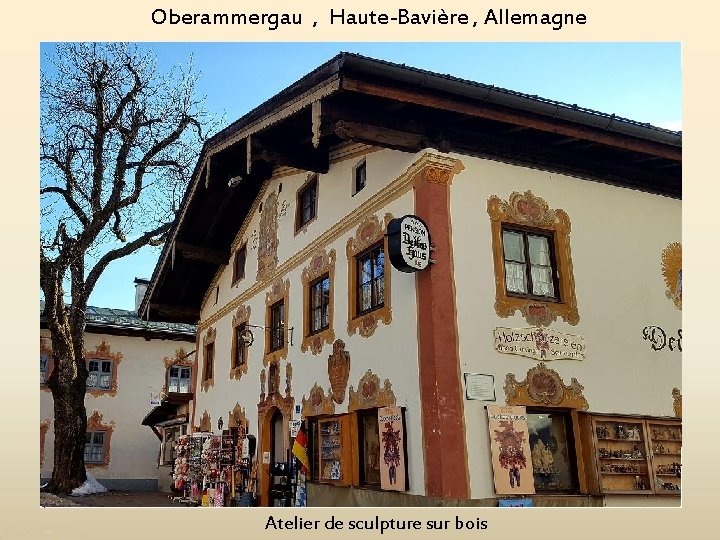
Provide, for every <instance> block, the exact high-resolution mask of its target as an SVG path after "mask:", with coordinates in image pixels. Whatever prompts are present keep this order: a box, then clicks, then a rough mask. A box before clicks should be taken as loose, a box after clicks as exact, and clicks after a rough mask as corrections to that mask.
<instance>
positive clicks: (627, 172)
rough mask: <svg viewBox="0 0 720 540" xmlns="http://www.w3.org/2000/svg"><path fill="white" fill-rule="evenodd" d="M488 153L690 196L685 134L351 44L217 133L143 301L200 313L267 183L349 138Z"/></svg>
mask: <svg viewBox="0 0 720 540" xmlns="http://www.w3.org/2000/svg"><path fill="white" fill-rule="evenodd" d="M347 141H351V142H359V143H364V144H369V145H373V146H379V147H385V148H393V149H396V150H402V151H407V152H417V151H419V150H422V149H424V148H435V149H438V150H440V151H443V152H458V153H460V154H465V155H473V156H480V157H486V158H490V159H494V160H500V161H504V162H509V163H517V164H522V165H524V166H529V167H534V168H540V169H545V170H552V171H557V172H561V173H564V174H568V175H572V176H575V177H578V178H582V179H585V180H590V181H597V182H604V183H608V184H613V185H618V186H622V187H626V188H631V189H637V190H642V191H646V192H650V193H656V194H659V195H664V196H668V197H674V198H681V196H682V181H681V177H682V175H681V168H682V133H680V132H675V131H670V130H666V129H662V128H658V127H655V126H651V125H649V124H643V123H639V122H635V121H633V120H629V119H626V118H621V117H618V116H615V115H613V114H606V113H601V112H598V111H593V110H591V109H587V108H583V107H579V106H577V105H571V104H566V103H561V102H559V101H553V100H549V99H544V98H541V97H538V96H532V95H528V94H522V93H519V92H513V91H511V90H506V89H503V88H498V87H495V86H490V85H486V84H482V83H478V82H474V81H467V80H463V79H459V78H456V77H452V76H450V75H443V74H439V73H433V72H429V71H425V70H421V69H416V68H412V67H408V66H404V65H399V64H393V63H391V62H385V61H382V60H375V59H372V58H367V57H364V56H360V55H356V54H350V53H340V54H339V55H337V56H336V57H334V58H332V59H331V60H329V61H328V62H326V63H325V64H323V65H321V66H319V67H318V68H317V69H315V70H313V71H312V72H310V73H308V74H307V75H306V76H304V77H303V78H301V79H300V80H298V81H297V82H295V83H294V84H292V85H290V86H288V87H287V88H286V89H284V90H282V91H281V92H279V93H278V94H277V95H275V96H273V97H271V98H270V99H269V100H267V101H266V102H265V103H263V104H261V105H260V106H258V107H256V108H255V109H253V110H252V111H250V112H248V113H247V114H246V115H244V116H243V117H242V118H240V119H238V120H237V121H235V122H233V123H232V124H230V125H229V126H228V127H226V128H225V129H223V130H222V131H220V132H219V133H218V134H216V135H215V136H213V137H212V138H211V139H209V140H208V141H207V142H206V144H205V145H204V146H203V149H202V151H201V154H200V159H199V160H198V163H197V166H196V168H195V172H194V175H193V179H192V181H191V183H190V185H189V186H188V189H187V191H186V193H185V197H184V199H183V202H182V204H181V207H180V210H179V212H178V214H177V216H176V219H175V223H174V226H173V230H172V233H171V237H170V241H169V242H167V243H166V244H165V246H164V248H163V252H162V254H161V256H160V259H159V262H158V264H157V266H156V268H155V271H154V273H153V277H152V280H151V284H150V286H149V287H148V292H147V294H146V295H145V298H144V300H143V303H142V304H141V307H140V312H141V313H145V312H146V311H147V312H149V316H150V318H151V319H152V318H159V319H162V320H171V321H179V322H192V323H194V322H197V320H198V319H199V313H200V304H201V302H202V299H203V297H204V295H205V292H206V290H207V287H208V286H209V285H210V283H211V281H212V279H213V277H214V275H215V273H216V271H217V269H218V268H219V267H220V266H222V265H225V264H227V263H228V262H229V259H230V247H231V244H232V241H233V239H234V237H235V235H236V234H237V233H238V231H239V229H240V227H241V225H242V223H243V221H244V219H245V217H246V216H247V213H248V211H249V209H250V207H251V206H252V204H253V201H254V199H255V198H256V197H257V196H258V193H259V192H260V189H261V187H262V185H263V182H264V181H265V180H267V179H268V178H270V176H271V175H272V172H273V170H276V169H277V168H278V167H291V168H296V169H298V170H304V171H314V172H318V173H325V172H327V171H328V169H329V155H330V151H331V149H332V148H334V147H337V145H338V144H340V143H343V142H347Z"/></svg>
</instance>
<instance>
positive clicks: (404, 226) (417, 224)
mask: <svg viewBox="0 0 720 540" xmlns="http://www.w3.org/2000/svg"><path fill="white" fill-rule="evenodd" d="M387 237H388V255H389V256H390V263H391V264H392V265H393V266H394V267H395V268H397V269H398V270H400V271H401V272H418V271H420V270H425V268H427V266H428V264H430V244H431V241H430V231H429V230H428V228H427V225H425V222H424V221H423V220H422V219H420V218H419V217H417V216H410V215H408V216H403V217H401V218H395V219H393V220H391V221H390V222H389V223H388V226H387Z"/></svg>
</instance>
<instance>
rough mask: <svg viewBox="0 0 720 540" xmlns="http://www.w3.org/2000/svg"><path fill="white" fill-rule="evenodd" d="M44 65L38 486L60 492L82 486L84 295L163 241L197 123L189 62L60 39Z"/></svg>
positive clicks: (197, 139) (195, 146)
mask: <svg viewBox="0 0 720 540" xmlns="http://www.w3.org/2000/svg"><path fill="white" fill-rule="evenodd" d="M51 64H52V67H48V68H47V69H46V70H44V71H43V72H42V73H41V92H40V98H41V101H40V105H41V145H40V160H41V161H40V163H41V185H40V197H41V209H42V210H41V238H40V287H41V290H42V292H43V295H44V297H45V316H46V318H47V325H48V329H49V331H50V336H51V340H52V348H53V356H54V361H55V362H54V369H53V371H52V373H51V375H50V377H49V379H48V381H47V386H48V387H49V389H50V390H51V392H52V396H53V402H54V426H55V452H54V468H53V473H52V479H51V481H50V482H49V484H48V486H47V487H46V488H45V489H46V490H47V491H50V492H53V493H68V492H70V491H71V490H72V489H74V488H76V487H78V486H80V485H82V483H83V482H84V481H85V479H86V476H85V466H84V447H85V430H86V425H87V415H86V411H85V389H86V379H87V376H88V371H87V367H86V365H85V360H84V358H83V345H84V340H83V336H84V331H85V313H86V308H87V302H88V298H89V297H90V293H91V292H92V291H93V288H94V287H95V284H96V283H97V280H98V278H99V277H100V275H101V274H102V273H103V271H104V270H105V269H106V268H107V266H108V264H110V263H111V262H112V261H114V260H116V259H119V258H121V257H124V256H127V255H130V254H131V253H134V252H135V251H137V250H138V249H140V248H141V247H143V246H145V245H148V244H150V245H154V244H158V243H161V242H162V241H163V239H164V236H165V235H166V234H167V232H168V230H169V229H170V227H171V224H172V220H173V219H174V213H175V210H176V209H177V206H178V203H179V198H180V197H181V196H182V194H183V193H184V191H185V187H186V186H187V183H188V181H189V177H190V175H191V174H192V170H193V166H194V163H195V161H196V159H197V155H198V152H199V149H200V145H201V142H202V140H203V137H204V131H203V130H202V129H201V122H204V121H206V120H207V119H208V118H207V114H206V112H205V110H204V109H203V104H202V100H199V99H198V98H197V97H196V95H195V94H196V90H195V83H196V82H197V75H196V74H195V73H194V71H193V69H192V66H191V63H189V64H188V65H187V66H185V67H177V68H175V69H174V70H173V71H171V72H170V73H166V74H165V75H161V74H159V72H158V71H157V66H156V60H155V57H154V55H153V54H152V53H151V52H149V51H147V50H143V49H141V48H138V47H136V46H131V45H125V44H116V43H110V44H108V43H103V44H93V43H81V44H78V43H71V44H62V45H58V46H57V47H56V54H55V55H54V57H53V58H52V59H51ZM68 287H69V299H66V296H67V292H66V289H67V288H68Z"/></svg>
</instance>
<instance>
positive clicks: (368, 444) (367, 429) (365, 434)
mask: <svg viewBox="0 0 720 540" xmlns="http://www.w3.org/2000/svg"><path fill="white" fill-rule="evenodd" d="M358 432H359V437H358V439H359V440H358V442H359V447H360V483H361V484H362V485H367V486H379V485H380V435H379V430H378V416H377V409H370V410H368V411H363V412H362V413H360V414H359V415H358Z"/></svg>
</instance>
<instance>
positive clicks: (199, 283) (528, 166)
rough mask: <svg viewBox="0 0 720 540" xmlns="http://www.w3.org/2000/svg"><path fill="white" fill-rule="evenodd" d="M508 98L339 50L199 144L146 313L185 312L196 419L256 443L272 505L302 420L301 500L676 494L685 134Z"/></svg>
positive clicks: (584, 500)
mask: <svg viewBox="0 0 720 540" xmlns="http://www.w3.org/2000/svg"><path fill="white" fill-rule="evenodd" d="M503 92H505V93H503ZM503 92H499V93H498V92H495V93H493V92H491V91H490V90H489V89H488V87H483V86H482V85H478V84H477V83H470V82H467V81H459V80H457V79H452V78H450V77H446V76H440V75H436V74H428V73H427V72H420V71H418V70H412V69H410V68H405V67H402V66H395V65H392V64H387V63H384V62H378V61H374V60H370V59H366V58H363V57H356V56H353V55H346V54H343V55H340V56H339V57H337V58H335V59H333V60H331V61H330V62H328V63H327V64H325V65H323V66H321V67H320V68H318V70H316V71H314V72H313V73H311V74H310V75H308V76H307V77H305V78H303V79H302V80H301V81H299V82H298V83H296V84H295V85H293V86H291V87H289V88H288V89H286V90H284V91H283V92H281V93H280V94H278V95H277V96H275V97H273V98H272V99H271V100H269V101H268V102H266V103H265V104H263V105H262V106H261V107H259V108H258V109H256V110H254V111H252V112H251V113H249V114H248V115H247V116H246V117H243V118H242V119H240V120H238V121H237V122H236V123H234V124H233V125H232V126H230V127H229V128H227V129H226V130H224V131H223V132H221V133H220V134H218V135H217V136H216V137H215V138H213V139H212V140H211V141H210V142H209V143H208V144H207V145H206V147H205V149H204V150H203V154H202V156H201V160H200V162H199V163H198V167H197V169H196V177H195V180H194V182H193V183H192V185H191V186H190V188H189V189H188V193H187V194H186V198H185V201H184V203H183V208H182V209H181V212H180V214H179V217H178V220H177V222H176V226H175V229H174V231H173V241H172V242H171V243H169V244H168V247H167V248H166V249H165V251H164V253H163V255H162V256H161V259H160V262H159V264H158V267H157V268H156V271H155V275H154V276H153V280H152V283H151V285H150V289H149V293H148V295H146V297H145V300H144V303H143V306H142V307H141V310H147V311H149V312H150V314H151V316H152V317H160V318H167V319H168V320H178V321H183V322H197V323H198V333H197V350H198V369H197V380H196V382H195V388H196V392H195V401H194V409H193V413H192V420H191V424H192V426H193V429H194V430H197V431H213V430H214V429H215V426H216V425H217V423H218V420H219V419H221V418H223V419H224V424H225V425H226V426H227V425H228V422H230V425H238V424H239V423H242V424H243V425H245V426H247V428H246V429H247V431H248V432H249V433H251V434H254V435H256V436H257V440H258V449H257V455H256V456H255V458H256V460H257V461H258V463H259V464H260V466H259V469H258V471H259V472H258V481H259V482H258V493H257V494H258V497H259V500H260V502H261V504H272V497H271V495H270V491H271V487H272V483H273V479H272V477H271V476H270V464H271V463H273V462H276V461H284V460H285V459H287V457H288V455H289V450H290V448H291V443H292V439H291V437H290V432H289V427H290V424H291V422H292V421H294V420H301V421H302V422H303V424H304V425H305V426H306V428H307V430H308V434H309V439H310V445H309V453H310V461H311V468H310V469H311V472H310V484H309V488H308V503H309V504H310V505H318V506H328V505H342V506H347V505H374V506H380V505H437V504H442V503H443V501H444V500H448V499H452V500H453V501H455V502H454V503H453V504H473V505H496V504H498V500H501V499H516V498H519V497H527V498H529V499H532V501H533V503H534V504H536V505H563V506H565V505H583V506H587V505H646V504H647V505H653V506H657V505H677V504H679V497H677V495H678V494H679V492H680V481H679V476H680V472H679V471H680V466H679V461H680V460H679V450H680V445H681V435H680V434H681V425H680V420H679V418H680V416H681V388H682V387H681V348H682V329H681V311H680V310H681V307H682V296H681V288H682V287H681V243H680V242H681V179H680V165H681V138H680V135H679V134H677V133H674V132H667V131H664V130H657V129H655V128H650V127H642V126H639V125H638V124H635V123H633V122H631V121H627V120H622V119H620V120H613V121H614V122H615V123H616V124H615V125H614V126H613V129H611V130H607V129H604V128H603V129H601V128H599V127H598V126H599V124H600V123H601V121H604V120H607V118H609V117H607V115H602V114H601V113H595V112H593V111H580V112H578V111H577V110H574V109H572V108H571V107H569V106H564V105H563V104H558V103H552V104H551V106H550V105H549V104H548V102H542V103H540V102H538V101H537V100H536V99H534V98H531V97H529V96H522V95H519V94H514V93H511V92H506V91H503ZM481 98H482V99H481ZM544 107H549V108H550V109H554V112H553V113H552V114H550V113H549V112H548V111H546V110H545V109H544ZM606 123H607V122H606ZM611 123H612V122H611ZM407 215H412V216H417V217H418V218H420V219H421V220H423V221H424V223H425V224H426V225H427V227H428V229H429V232H430V235H431V239H432V250H431V251H430V258H431V259H432V261H431V264H430V265H429V266H428V267H427V268H426V269H424V270H421V271H418V272H415V273H406V272H401V271H399V270H398V269H397V268H395V267H393V265H391V263H390V253H389V247H388V242H387V239H386V234H387V228H388V224H389V223H390V222H391V221H392V220H393V219H396V218H401V217H403V216H407ZM410 241H412V240H410ZM188 291H191V292H188ZM496 406H499V407H515V409H513V411H516V412H517V411H518V410H519V411H521V412H522V415H523V418H522V422H523V423H522V424H520V425H522V426H523V428H522V430H520V428H518V429H517V431H523V432H524V434H523V435H522V436H523V437H525V439H526V442H527V443H529V446H528V448H529V455H526V456H525V462H524V463H525V465H524V468H525V469H526V470H527V471H530V470H532V471H534V475H533V477H532V478H533V482H532V485H531V486H528V484H527V483H526V482H524V484H523V485H524V487H523V488H522V489H519V487H518V486H515V485H514V480H513V486H512V489H510V490H508V489H507V487H502V486H501V484H500V483H499V480H498V479H499V478H501V477H502V475H507V472H508V471H507V470H503V468H502V465H501V462H500V461H498V460H497V456H494V455H493V450H492V448H493V445H494V444H495V443H497V442H498V437H499V436H498V435H497V433H498V432H497V431H495V432H494V433H495V435H493V429H492V426H489V421H488V418H489V414H488V412H489V411H491V410H494V409H493V407H496ZM384 407H393V408H394V409H392V410H393V411H397V410H398V409H397V408H399V410H400V412H401V416H402V421H401V425H402V427H401V429H400V433H401V435H400V438H401V439H402V443H401V444H400V447H399V448H400V453H401V454H402V456H401V457H399V458H398V459H397V462H394V463H395V465H397V464H398V463H399V465H397V467H399V468H401V469H402V474H403V476H404V479H405V481H404V483H403V482H399V483H394V484H393V485H392V486H389V485H388V484H387V483H386V482H385V480H383V479H381V476H382V475H383V474H386V469H387V464H388V463H389V462H390V461H388V460H387V457H386V456H387V448H386V447H385V446H384V443H383V441H384V439H382V430H383V421H382V420H380V421H379V420H378V411H379V410H381V409H383V408H384ZM518 408H519V409H518ZM508 410H509V409H508ZM515 427H517V426H515ZM628 433H629V434H630V435H629V436H626V435H628ZM328 435H330V436H328ZM662 441H666V442H665V444H661V442H662ZM661 446H662V450H661V449H660V447H661ZM502 448H503V446H502V443H500V449H501V451H502ZM675 454H678V456H677V458H675ZM383 459H385V465H383V464H382V463H383ZM676 462H677V463H676ZM395 465H392V467H391V468H392V469H393V471H395ZM383 471H385V472H383ZM391 474H392V475H394V474H396V473H395V472H393V473H391ZM518 478H519V477H518ZM513 490H514V491H513Z"/></svg>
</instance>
